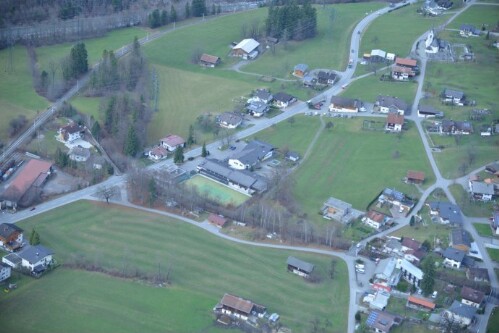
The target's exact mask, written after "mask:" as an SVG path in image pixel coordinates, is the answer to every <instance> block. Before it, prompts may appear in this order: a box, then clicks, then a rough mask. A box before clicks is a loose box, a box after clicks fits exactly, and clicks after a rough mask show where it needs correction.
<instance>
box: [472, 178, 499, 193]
mask: <svg viewBox="0 0 499 333" xmlns="http://www.w3.org/2000/svg"><path fill="white" fill-rule="evenodd" d="M471 191H472V192H473V193H478V194H488V195H494V194H495V192H494V184H487V183H484V182H477V181H472V182H471Z"/></svg>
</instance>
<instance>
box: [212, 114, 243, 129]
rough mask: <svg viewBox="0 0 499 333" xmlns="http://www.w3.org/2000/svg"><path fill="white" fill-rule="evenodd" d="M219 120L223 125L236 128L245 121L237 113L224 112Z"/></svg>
mask: <svg viewBox="0 0 499 333" xmlns="http://www.w3.org/2000/svg"><path fill="white" fill-rule="evenodd" d="M218 120H219V121H220V122H221V123H227V124H229V125H234V126H236V125H237V124H240V123H241V122H242V121H243V117H242V116H241V115H240V114H238V113H236V112H224V113H222V114H221V115H220V116H218Z"/></svg>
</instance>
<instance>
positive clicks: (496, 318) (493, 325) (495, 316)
mask: <svg viewBox="0 0 499 333" xmlns="http://www.w3.org/2000/svg"><path fill="white" fill-rule="evenodd" d="M488 2H490V0H489V1H488ZM497 327H499V309H498V308H497V307H496V308H494V310H492V314H491V315H490V318H489V322H488V323H487V331H486V333H493V332H494V331H495V330H496V329H497Z"/></svg>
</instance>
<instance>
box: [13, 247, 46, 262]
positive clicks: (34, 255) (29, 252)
mask: <svg viewBox="0 0 499 333" xmlns="http://www.w3.org/2000/svg"><path fill="white" fill-rule="evenodd" d="M51 254H54V251H52V250H51V249H49V248H46V247H45V246H43V245H32V246H28V247H25V248H24V249H23V250H22V251H21V252H19V253H18V256H19V257H21V258H22V259H24V260H26V261H28V262H29V263H30V264H34V263H36V262H38V261H40V260H41V259H43V258H45V257H46V256H49V255H51Z"/></svg>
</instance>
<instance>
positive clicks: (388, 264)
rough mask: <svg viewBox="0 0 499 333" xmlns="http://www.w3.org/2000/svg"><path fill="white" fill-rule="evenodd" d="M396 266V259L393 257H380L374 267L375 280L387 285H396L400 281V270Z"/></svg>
mask: <svg viewBox="0 0 499 333" xmlns="http://www.w3.org/2000/svg"><path fill="white" fill-rule="evenodd" d="M396 266H397V259H396V258H394V257H389V258H385V259H381V260H380V261H379V262H378V264H377V265H376V268H375V269H374V280H375V282H376V283H378V284H382V285H386V286H388V287H393V286H396V285H397V284H398V283H399V281H400V271H399V270H397V269H396ZM389 290H390V289H388V291H389Z"/></svg>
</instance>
